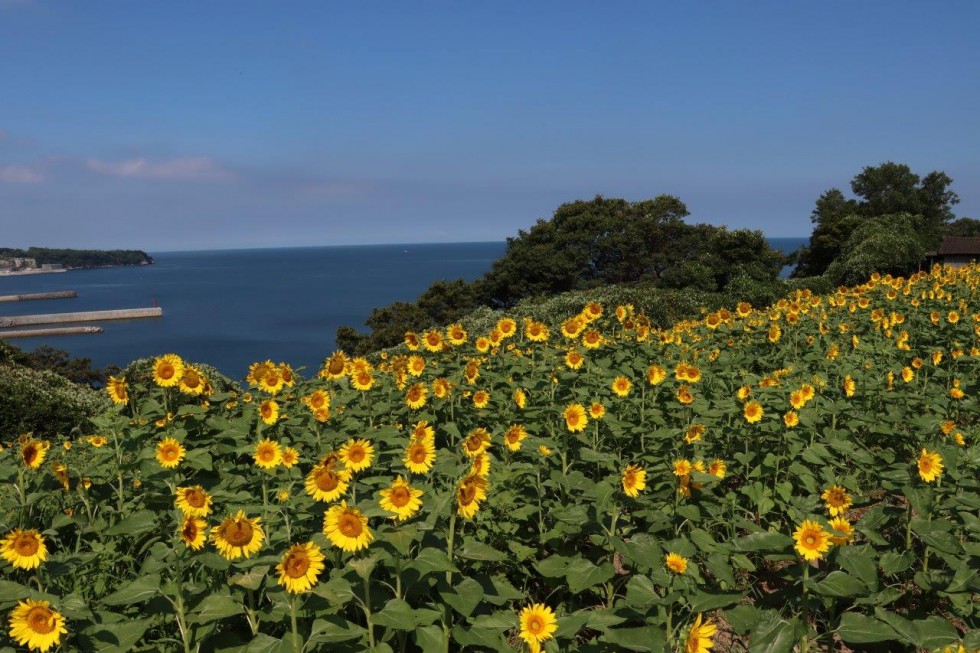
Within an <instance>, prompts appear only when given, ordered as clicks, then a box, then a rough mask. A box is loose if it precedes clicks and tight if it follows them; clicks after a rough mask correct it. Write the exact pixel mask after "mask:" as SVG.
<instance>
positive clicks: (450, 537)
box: [446, 510, 456, 583]
mask: <svg viewBox="0 0 980 653" xmlns="http://www.w3.org/2000/svg"><path fill="white" fill-rule="evenodd" d="M455 538H456V511H455V510H454V511H453V514H452V515H450V517H449V532H448V533H447V534H446V557H447V558H449V564H452V563H453V541H454V540H455ZM452 580H453V572H451V571H447V572H446V582H447V583H452Z"/></svg>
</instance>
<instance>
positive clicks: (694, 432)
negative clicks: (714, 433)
mask: <svg viewBox="0 0 980 653" xmlns="http://www.w3.org/2000/svg"><path fill="white" fill-rule="evenodd" d="M705 431H707V427H706V426H705V425H704V424H691V426H690V428H688V429H687V431H686V432H685V433H684V442H686V443H687V444H694V443H695V442H698V441H700V440H701V438H702V437H703V436H704V433H705Z"/></svg>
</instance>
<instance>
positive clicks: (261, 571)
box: [228, 565, 270, 590]
mask: <svg viewBox="0 0 980 653" xmlns="http://www.w3.org/2000/svg"><path fill="white" fill-rule="evenodd" d="M269 569H270V567H269V565H263V566H259V567H252V568H251V569H249V570H248V571H246V572H245V573H242V574H235V575H234V576H232V577H231V578H229V579H228V584H229V585H238V586H239V587H244V588H245V589H249V590H257V589H259V586H260V585H262V581H263V580H265V577H266V575H267V574H268V573H269Z"/></svg>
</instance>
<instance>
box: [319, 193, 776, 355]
mask: <svg viewBox="0 0 980 653" xmlns="http://www.w3.org/2000/svg"><path fill="white" fill-rule="evenodd" d="M687 215H688V211H687V207H686V206H685V205H684V203H683V202H681V201H680V200H679V199H678V198H676V197H672V196H670V195H660V196H658V197H655V198H653V199H649V200H643V201H639V202H629V201H627V200H624V199H609V198H605V197H602V196H601V195H597V196H596V197H595V198H593V199H592V200H579V201H575V202H569V203H567V204H562V205H561V206H560V207H558V209H557V210H556V211H555V214H554V216H553V217H552V218H551V219H550V220H538V221H537V222H536V223H535V224H534V225H533V226H532V227H531V228H530V229H528V230H526V231H525V230H521V231H519V232H518V234H517V236H514V237H512V238H508V239H507V250H506V252H505V253H504V255H503V256H502V257H501V258H500V259H498V260H497V261H495V262H494V263H493V266H492V268H491V269H490V270H489V271H488V272H487V273H486V274H485V275H484V276H483V277H482V278H481V279H479V280H477V281H476V282H474V283H471V284H470V283H466V282H464V281H462V280H456V281H439V282H437V283H435V284H433V285H432V286H431V287H430V288H429V289H428V290H427V291H426V292H425V293H423V294H422V296H421V297H419V299H418V301H417V302H415V303H413V304H409V303H404V302H398V303H395V304H391V305H389V306H385V307H383V308H378V309H375V310H374V311H372V313H371V315H370V317H368V319H367V321H366V322H365V324H366V325H367V326H368V327H369V328H370V329H371V333H370V334H367V335H364V334H359V333H358V332H357V331H356V330H354V329H353V328H351V327H341V328H340V329H338V331H337V344H338V346H340V347H341V348H343V349H346V350H348V351H352V352H357V353H364V352H368V351H372V350H375V349H380V348H383V347H390V346H392V345H394V344H397V343H398V342H401V340H402V338H403V337H404V334H405V332H406V331H418V330H421V329H426V328H429V327H430V326H433V325H445V324H449V323H451V322H453V321H456V320H458V319H460V318H461V317H462V316H464V315H465V314H466V313H468V312H470V311H472V310H473V309H475V308H476V307H478V306H489V307H492V308H508V307H511V306H513V305H514V304H516V303H517V302H519V301H520V300H522V299H525V298H529V297H546V296H551V295H555V294H558V293H562V292H567V291H571V290H586V289H589V288H596V287H599V286H605V285H608V284H622V283H627V284H634V283H651V284H654V285H656V286H659V287H662V288H690V289H694V290H698V291H705V292H723V291H726V290H728V289H729V288H730V287H737V288H739V289H740V291H741V292H743V293H748V294H751V295H752V296H760V293H762V294H765V292H766V289H767V288H768V287H769V286H767V284H771V283H772V282H773V281H774V280H775V279H776V278H777V276H778V274H779V271H780V269H781V268H782V266H783V265H784V264H785V262H786V259H785V257H784V256H783V255H782V254H780V253H779V252H778V251H776V250H773V249H772V248H771V247H770V246H769V243H768V242H767V241H766V239H765V237H764V236H763V234H762V232H760V231H747V230H735V231H731V230H728V229H727V228H725V227H715V226H711V225H705V224H697V225H689V224H687V223H686V222H684V220H683V218H684V217H685V216H687ZM733 284H734V285H733Z"/></svg>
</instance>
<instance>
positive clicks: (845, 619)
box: [837, 612, 898, 644]
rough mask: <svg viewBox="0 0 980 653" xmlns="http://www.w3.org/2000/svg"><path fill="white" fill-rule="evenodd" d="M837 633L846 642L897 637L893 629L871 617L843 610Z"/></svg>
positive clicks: (862, 641)
mask: <svg viewBox="0 0 980 653" xmlns="http://www.w3.org/2000/svg"><path fill="white" fill-rule="evenodd" d="M837 635H838V636H839V637H840V638H841V639H842V640H844V641H845V642H847V643H848V644H870V643H872V642H888V641H892V640H896V639H898V633H896V632H895V629H894V628H892V627H891V626H889V625H888V624H886V623H883V622H881V621H878V620H877V619H874V618H873V617H866V616H864V615H863V614H858V613H856V612H845V613H844V615H843V616H842V617H841V619H840V624H838V626H837Z"/></svg>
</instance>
